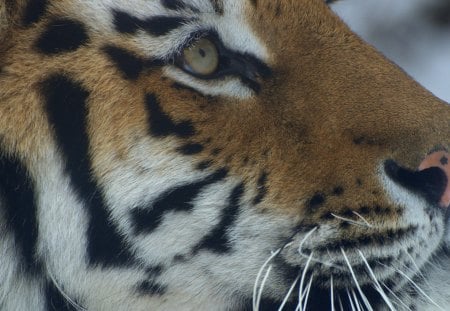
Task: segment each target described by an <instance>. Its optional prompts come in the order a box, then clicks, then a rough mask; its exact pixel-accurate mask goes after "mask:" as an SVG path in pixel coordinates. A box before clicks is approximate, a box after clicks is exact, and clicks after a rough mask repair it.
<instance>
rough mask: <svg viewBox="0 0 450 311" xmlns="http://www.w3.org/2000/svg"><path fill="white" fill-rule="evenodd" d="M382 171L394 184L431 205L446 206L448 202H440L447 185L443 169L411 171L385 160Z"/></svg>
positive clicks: (431, 168) (433, 168)
mask: <svg viewBox="0 0 450 311" xmlns="http://www.w3.org/2000/svg"><path fill="white" fill-rule="evenodd" d="M384 170H385V172H386V174H387V175H388V176H389V177H390V178H391V179H392V180H393V181H394V182H396V183H397V184H399V185H400V186H402V187H404V188H406V189H408V190H410V191H412V192H415V193H417V194H419V195H421V196H423V197H424V198H425V199H426V200H427V201H428V202H430V203H431V204H440V205H443V206H445V207H447V206H448V202H443V201H442V199H443V197H444V195H445V194H446V189H447V183H448V178H447V174H446V172H445V171H444V170H443V169H441V168H439V167H428V168H425V169H423V170H420V171H419V170H417V171H413V170H410V169H407V168H404V167H401V166H400V165H398V164H397V163H396V162H395V161H393V160H387V161H385V163H384Z"/></svg>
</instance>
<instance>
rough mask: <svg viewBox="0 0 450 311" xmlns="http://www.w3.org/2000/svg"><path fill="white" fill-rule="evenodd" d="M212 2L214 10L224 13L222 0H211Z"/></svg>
mask: <svg viewBox="0 0 450 311" xmlns="http://www.w3.org/2000/svg"><path fill="white" fill-rule="evenodd" d="M209 1H210V2H211V5H212V7H213V8H214V12H215V13H216V14H219V15H222V14H223V2H222V0H209Z"/></svg>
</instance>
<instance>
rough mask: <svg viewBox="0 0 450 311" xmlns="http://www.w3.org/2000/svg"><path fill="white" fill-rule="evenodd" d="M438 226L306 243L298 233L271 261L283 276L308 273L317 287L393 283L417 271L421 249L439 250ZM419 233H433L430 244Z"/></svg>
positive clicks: (422, 258)
mask: <svg viewBox="0 0 450 311" xmlns="http://www.w3.org/2000/svg"><path fill="white" fill-rule="evenodd" d="M441 229H442V228H440V225H439V224H438V223H437V222H432V223H431V224H428V225H421V226H419V225H410V226H408V227H404V228H400V229H397V230H393V229H387V230H384V231H377V230H375V229H372V230H367V231H365V232H364V233H362V234H360V235H359V236H356V237H354V238H351V239H350V238H344V239H341V240H338V239H333V238H326V237H325V238H324V237H322V238H320V240H315V241H311V242H310V243H309V244H308V243H306V242H305V241H307V240H308V238H310V237H308V234H307V235H306V236H305V237H303V238H302V239H301V241H300V242H298V241H299V240H300V238H299V237H298V238H294V239H293V240H294V241H295V243H288V245H287V246H286V247H285V248H284V249H283V250H282V251H281V256H279V257H277V258H275V262H277V265H278V266H282V267H285V268H284V269H285V270H286V271H288V272H287V273H285V274H286V278H287V279H290V280H293V279H295V277H298V275H299V274H300V275H301V277H303V278H304V277H306V275H307V276H308V278H309V279H311V280H312V281H313V282H314V284H315V286H316V287H318V288H322V289H324V288H329V287H330V286H331V285H332V286H334V287H335V288H336V289H347V288H348V287H349V286H366V285H368V286H373V285H374V284H376V283H377V282H383V283H386V284H390V283H395V284H396V287H398V286H401V285H403V284H404V283H407V282H408V280H409V278H411V277H413V276H414V275H416V274H417V273H419V272H420V269H421V268H422V267H423V266H424V265H425V264H426V262H427V261H428V260H429V258H430V256H428V255H424V254H423V253H424V252H425V253H427V254H430V255H432V254H434V253H436V252H438V251H439V247H440V245H441V243H442V239H443V236H442V235H441V234H443V230H441ZM314 231H315V230H314ZM309 232H310V233H311V232H313V230H311V231H309ZM310 233H309V234H310ZM341 234H342V232H341ZM318 235H319V236H320V235H323V233H322V232H319V233H318ZM420 236H428V237H429V236H434V237H435V239H434V240H433V241H434V242H433V243H434V244H433V243H432V242H430V241H428V240H426V239H424V238H419V237H420ZM418 246H420V247H418ZM424 249H426V250H425V251H424Z"/></svg>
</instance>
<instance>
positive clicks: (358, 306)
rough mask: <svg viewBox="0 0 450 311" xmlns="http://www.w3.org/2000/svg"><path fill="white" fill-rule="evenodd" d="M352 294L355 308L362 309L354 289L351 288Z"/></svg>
mask: <svg viewBox="0 0 450 311" xmlns="http://www.w3.org/2000/svg"><path fill="white" fill-rule="evenodd" d="M352 296H353V299H354V301H355V306H356V309H357V310H358V311H362V306H361V302H360V301H359V299H358V296H356V293H355V291H354V290H352Z"/></svg>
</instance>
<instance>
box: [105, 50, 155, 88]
mask: <svg viewBox="0 0 450 311" xmlns="http://www.w3.org/2000/svg"><path fill="white" fill-rule="evenodd" d="M102 50H103V52H104V53H105V54H106V55H107V56H108V58H109V59H110V61H111V62H112V63H113V64H114V65H115V66H116V67H117V69H118V70H119V72H121V73H122V75H123V77H124V79H127V80H136V79H137V78H139V75H140V74H141V73H142V71H143V70H145V69H151V68H155V67H160V66H163V65H164V62H163V61H162V60H158V59H147V60H146V59H143V58H142V57H139V56H137V55H135V54H134V53H133V52H131V51H127V50H126V49H123V48H120V47H117V46H114V45H106V46H104V47H103V48H102Z"/></svg>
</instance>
